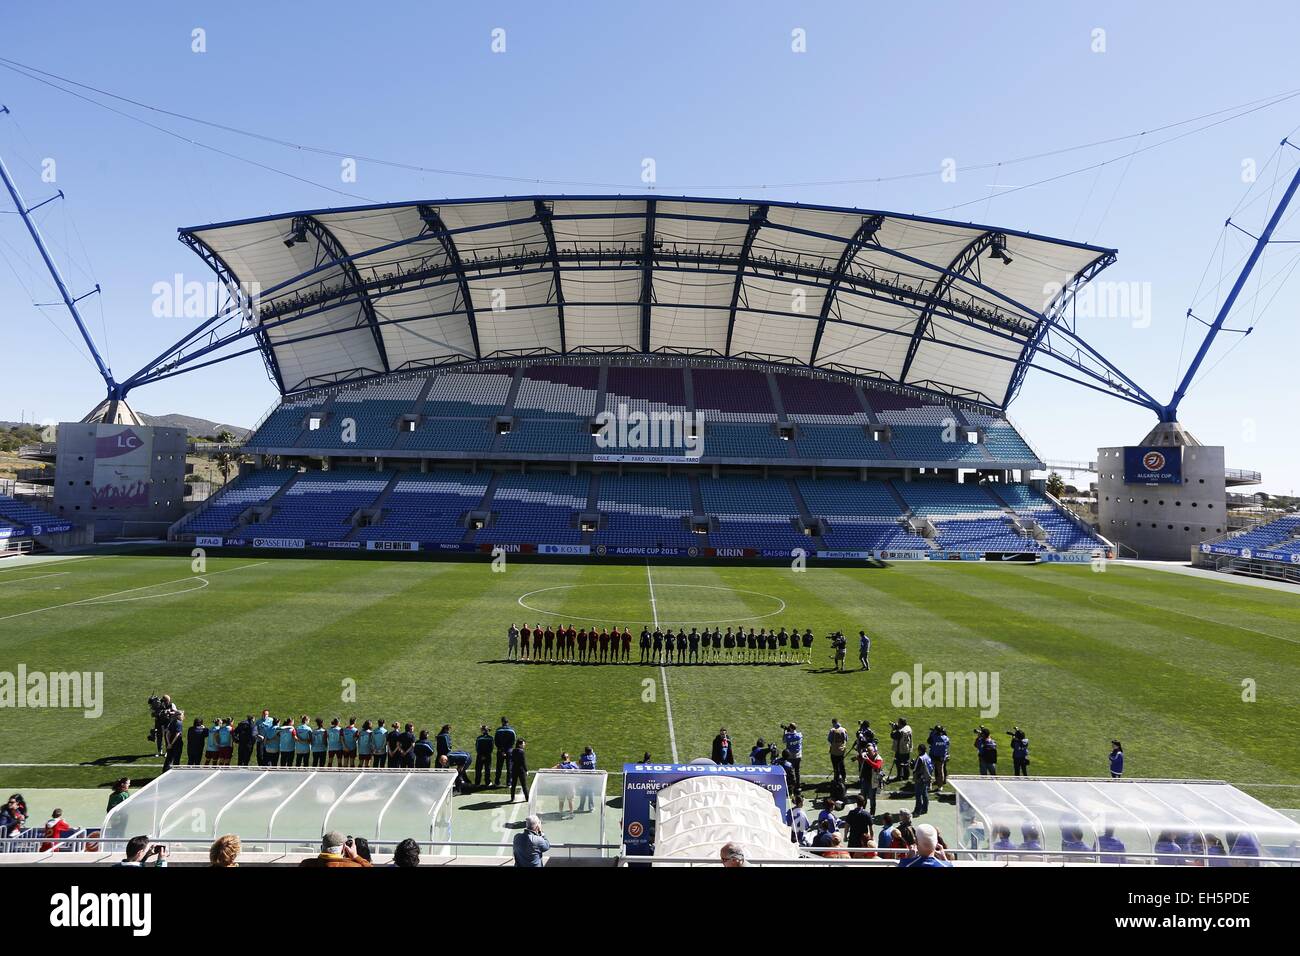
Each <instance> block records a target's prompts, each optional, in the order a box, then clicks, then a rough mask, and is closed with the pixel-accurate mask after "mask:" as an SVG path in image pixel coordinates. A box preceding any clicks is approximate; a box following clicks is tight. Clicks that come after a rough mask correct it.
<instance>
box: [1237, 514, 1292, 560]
mask: <svg viewBox="0 0 1300 956" xmlns="http://www.w3.org/2000/svg"><path fill="white" fill-rule="evenodd" d="M1296 535H1300V515H1285V516H1283V517H1281V518H1276V519H1274V520H1273V521H1269V522H1266V523H1264V524H1259V525H1256V526H1255V527H1253V528H1250V529H1248V530H1246V531H1244V532H1242V533H1241V534H1236V535H1233V536H1232V537H1230V538H1226V539H1224V541H1223V544H1228V545H1232V547H1234V548H1250V549H1252V550H1255V551H1260V550H1263V551H1278V552H1281V553H1283V554H1296V553H1300V537H1296Z"/></svg>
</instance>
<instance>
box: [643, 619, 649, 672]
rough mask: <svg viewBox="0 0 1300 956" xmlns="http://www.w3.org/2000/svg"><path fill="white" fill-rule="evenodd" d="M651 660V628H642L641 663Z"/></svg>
mask: <svg viewBox="0 0 1300 956" xmlns="http://www.w3.org/2000/svg"><path fill="white" fill-rule="evenodd" d="M649 660H650V629H649V628H648V627H643V628H641V663H642V664H645V663H648V662H649Z"/></svg>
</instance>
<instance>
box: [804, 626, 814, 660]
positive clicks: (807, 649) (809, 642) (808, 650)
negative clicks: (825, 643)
mask: <svg viewBox="0 0 1300 956" xmlns="http://www.w3.org/2000/svg"><path fill="white" fill-rule="evenodd" d="M812 646H813V632H812V628H809V629H807V630H805V631H804V632H803V659H804V662H805V663H808V664H811V663H812Z"/></svg>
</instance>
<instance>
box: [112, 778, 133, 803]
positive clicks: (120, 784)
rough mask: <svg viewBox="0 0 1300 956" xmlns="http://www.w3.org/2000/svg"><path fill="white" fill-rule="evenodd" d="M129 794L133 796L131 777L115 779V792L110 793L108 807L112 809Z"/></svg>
mask: <svg viewBox="0 0 1300 956" xmlns="http://www.w3.org/2000/svg"><path fill="white" fill-rule="evenodd" d="M129 796H131V778H130V777H118V778H117V779H116V780H114V781H113V792H112V793H110V794H109V795H108V808H107V809H108V810H109V811H111V810H112V809H113V808H114V807H115V806H117V805H118V804H119V803H121V802H122V801H123V800H125V799H126V798H127V797H129Z"/></svg>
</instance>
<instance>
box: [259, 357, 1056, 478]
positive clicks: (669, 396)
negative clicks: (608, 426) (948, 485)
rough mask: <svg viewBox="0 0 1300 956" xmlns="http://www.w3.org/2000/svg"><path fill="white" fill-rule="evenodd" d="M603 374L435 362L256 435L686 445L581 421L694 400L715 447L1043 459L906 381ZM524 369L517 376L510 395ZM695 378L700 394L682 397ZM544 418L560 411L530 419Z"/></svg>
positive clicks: (323, 440) (431, 447) (457, 446)
mask: <svg viewBox="0 0 1300 956" xmlns="http://www.w3.org/2000/svg"><path fill="white" fill-rule="evenodd" d="M601 376H602V371H601V367H600V366H599V365H595V364H593V365H581V366H565V365H529V366H524V367H522V368H519V369H514V368H508V367H507V368H495V369H494V368H485V369H457V370H451V369H442V370H431V371H428V372H423V373H406V374H405V375H404V376H403V377H400V378H395V379H392V380H377V381H374V382H369V383H365V384H362V385H355V386H346V385H340V386H337V387H336V388H334V389H321V390H319V391H317V392H313V393H311V394H310V395H306V396H298V397H292V398H288V399H285V400H284V401H283V402H282V404H281V405H280V406H279V407H277V408H276V409H274V410H273V411H272V412H271V413H269V414H268V415H267V417H266V418H265V419H264V421H263V422H262V423H261V424H260V425H259V426H258V427H257V429H256V430H255V433H254V434H253V436H252V437H251V438H250V439H249V441H248V442H247V447H248V448H249V450H251V451H260V450H270V449H276V450H279V449H283V448H287V447H293V446H295V445H296V446H298V447H301V448H303V449H304V451H308V452H311V451H316V452H325V451H329V450H334V451H335V452H336V453H344V454H345V453H346V452H347V451H348V450H349V449H350V448H355V449H359V450H360V449H364V450H366V451H369V452H382V451H385V450H388V449H391V450H393V451H394V452H398V453H402V452H406V453H410V452H417V453H418V452H431V453H437V452H443V451H446V452H458V453H465V454H488V453H492V454H496V455H502V456H507V457H509V456H511V455H516V454H518V455H525V456H534V455H547V454H551V455H571V456H577V457H584V458H585V457H586V456H587V455H595V454H638V453H642V454H644V453H648V454H655V455H663V456H668V457H673V456H679V455H682V454H684V450H683V449H681V448H677V447H662V446H652V447H650V448H646V447H626V448H624V447H621V446H609V447H600V446H598V445H597V444H596V443H595V442H594V441H591V440H590V438H589V437H588V431H589V430H588V429H585V428H583V427H582V426H584V425H586V424H587V423H588V422H589V421H590V420H591V419H592V418H593V417H594V416H595V414H596V412H597V411H598V410H599V411H604V412H610V413H613V414H617V413H618V412H619V409H620V408H625V409H626V410H627V411H628V412H643V413H647V414H653V413H660V414H663V413H670V414H675V415H679V416H683V417H685V416H686V415H687V414H689V413H692V412H694V411H698V412H699V413H700V414H701V416H702V417H703V419H704V420H705V421H706V422H708V423H709V424H708V427H707V428H706V436H705V443H706V450H705V454H706V456H708V457H711V458H718V457H721V458H723V459H728V458H734V459H738V460H752V459H771V458H783V459H785V458H807V459H811V460H827V459H838V460H861V461H873V462H874V461H881V462H887V461H907V462H917V463H923V464H929V465H938V464H949V465H958V466H968V467H970V466H978V467H987V466H988V463H994V464H995V465H996V464H1003V463H1005V464H1008V465H1023V464H1024V463H1025V462H1027V461H1034V460H1036V456H1035V454H1034V452H1033V450H1032V449H1031V448H1030V447H1029V445H1028V443H1027V442H1025V440H1024V439H1023V438H1022V437H1021V436H1020V434H1019V433H1018V432H1017V431H1016V430H1015V428H1014V427H1012V425H1011V424H1010V423H1009V422H1007V421H1006V419H1005V418H1002V417H1001V416H999V415H996V414H992V413H985V412H975V411H969V410H967V411H963V412H958V411H956V410H954V408H952V407H951V405H949V404H945V403H943V402H942V401H941V400H938V399H933V400H932V399H928V398H924V397H921V396H919V395H907V394H904V393H903V392H901V391H900V392H897V393H896V392H890V391H884V390H880V389H874V390H869V391H866V392H864V394H865V395H866V397H867V400H868V402H869V404H870V405H871V407H872V408H873V409H874V412H871V411H867V410H865V409H864V408H863V407H862V401H861V399H860V398H859V396H858V393H857V390H856V388H855V387H854V386H853V385H851V384H849V383H848V382H846V381H836V380H832V379H823V378H817V377H810V376H807V375H798V374H793V373H788V372H783V371H773V372H761V371H756V370H752V369H745V368H718V367H712V366H694V367H692V368H690V369H689V370H687V369H684V368H681V367H674V366H664V365H623V364H618V360H617V359H613V360H611V361H610V364H609V365H608V367H607V368H606V369H605V371H604V376H605V392H604V394H603V395H602V394H601V391H600V382H601ZM516 377H517V378H518V380H519V387H518V390H517V392H516V393H515V395H514V399H513V401H512V400H511V397H510V396H511V389H512V386H513V383H514V381H515V379H516ZM688 377H689V381H690V392H691V393H692V394H693V402H691V401H688V399H687V395H688V388H687V381H688ZM773 385H775V387H776V390H777V393H778V394H779V396H780V402H781V410H782V411H783V412H784V417H785V418H784V420H786V421H789V422H791V423H793V424H794V425H795V426H796V435H795V440H794V441H793V442H782V443H781V444H778V442H780V441H781V440H780V438H779V437H776V436H775V435H774V433H773V432H771V430H770V427H769V426H771V425H772V424H773V423H775V422H776V421H777V420H778V417H779V416H778V409H777V405H776V403H775V401H774V400H773V396H772V386H773ZM421 396H423V398H421ZM598 401H599V404H600V408H599V409H597V403H598ZM312 412H320V413H321V414H322V418H323V421H322V422H321V425H320V427H318V428H315V429H310V428H308V419H309V417H310V413H312ZM408 415H410V416H417V417H418V424H417V426H416V427H415V429H414V430H413V431H411V430H408V429H407V428H405V427H403V426H402V425H401V424H400V423H401V421H402V419H403V417H404V416H408ZM504 415H510V416H513V417H514V418H515V419H516V421H515V422H514V425H513V427H512V432H511V434H509V435H506V436H505V437H503V438H502V440H500V441H497V440H496V435H495V429H494V425H493V422H494V420H495V419H496V418H497V417H498V416H504ZM348 418H350V419H352V420H353V421H354V422H355V423H356V436H355V437H356V440H355V441H354V442H349V443H344V442H343V441H342V432H341V428H342V424H343V422H344V420H345V419H348ZM536 422H549V423H562V424H547V425H542V426H540V427H530V425H529V424H528V423H536ZM876 424H883V425H888V426H889V427H890V429H891V436H890V437H889V440H887V441H885V442H883V443H882V442H876V441H873V440H872V439H871V437H870V435H869V432H868V430H867V426H869V425H876ZM569 425H572V426H573V427H567V426H569ZM742 426H747V427H742ZM837 429H838V430H837ZM954 429H955V430H954ZM974 429H978V430H980V431H981V432H982V433H983V435H984V441H983V444H975V443H972V442H971V441H970V440H969V439H968V437H967V436H968V433H969V432H971V431H972V430H974ZM945 439H949V440H945Z"/></svg>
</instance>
